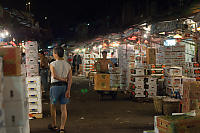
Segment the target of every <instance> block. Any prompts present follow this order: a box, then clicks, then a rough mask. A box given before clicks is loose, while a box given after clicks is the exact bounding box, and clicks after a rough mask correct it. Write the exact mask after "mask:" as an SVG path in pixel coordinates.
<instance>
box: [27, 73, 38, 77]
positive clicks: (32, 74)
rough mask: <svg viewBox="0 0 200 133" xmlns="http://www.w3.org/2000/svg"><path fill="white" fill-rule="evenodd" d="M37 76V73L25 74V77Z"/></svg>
mask: <svg viewBox="0 0 200 133" xmlns="http://www.w3.org/2000/svg"><path fill="white" fill-rule="evenodd" d="M38 75H39V72H38V73H32V72H27V74H26V76H27V77H35V76H38Z"/></svg>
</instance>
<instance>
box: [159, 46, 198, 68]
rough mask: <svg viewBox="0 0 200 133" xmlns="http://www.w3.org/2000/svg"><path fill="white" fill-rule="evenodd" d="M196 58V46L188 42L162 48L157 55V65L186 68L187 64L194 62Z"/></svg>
mask: <svg viewBox="0 0 200 133" xmlns="http://www.w3.org/2000/svg"><path fill="white" fill-rule="evenodd" d="M194 56H195V46H194V45H193V44H189V43H186V42H180V43H177V44H176V45H175V46H161V47H159V48H158V53H157V55H156V59H157V60H156V62H157V64H165V65H167V66H184V65H185V62H192V61H193V58H194Z"/></svg>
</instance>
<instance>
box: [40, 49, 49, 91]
mask: <svg viewBox="0 0 200 133" xmlns="http://www.w3.org/2000/svg"><path fill="white" fill-rule="evenodd" d="M39 56H40V76H41V83H42V87H43V91H45V92H46V91H47V90H48V69H49V61H48V58H47V57H46V56H45V54H44V51H41V52H40V54H39Z"/></svg>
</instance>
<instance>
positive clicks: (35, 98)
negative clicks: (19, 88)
mask: <svg viewBox="0 0 200 133" xmlns="http://www.w3.org/2000/svg"><path fill="white" fill-rule="evenodd" d="M28 102H41V98H38V97H29V98H28Z"/></svg>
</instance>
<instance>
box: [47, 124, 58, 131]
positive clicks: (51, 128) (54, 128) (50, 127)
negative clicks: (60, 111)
mask: <svg viewBox="0 0 200 133" xmlns="http://www.w3.org/2000/svg"><path fill="white" fill-rule="evenodd" d="M48 129H50V130H52V131H58V128H57V127H56V126H52V124H49V125H48Z"/></svg>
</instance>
